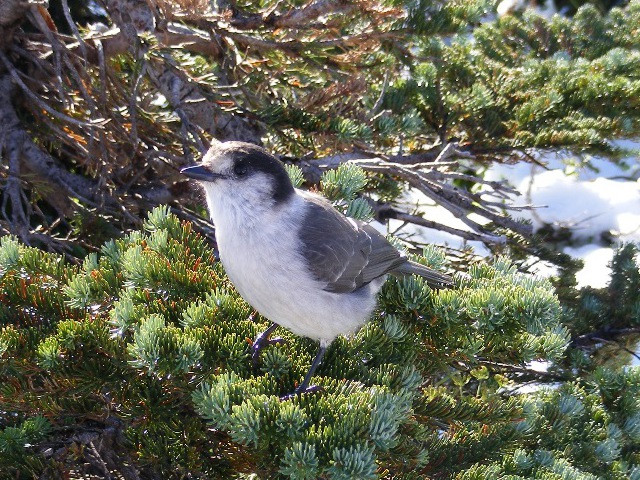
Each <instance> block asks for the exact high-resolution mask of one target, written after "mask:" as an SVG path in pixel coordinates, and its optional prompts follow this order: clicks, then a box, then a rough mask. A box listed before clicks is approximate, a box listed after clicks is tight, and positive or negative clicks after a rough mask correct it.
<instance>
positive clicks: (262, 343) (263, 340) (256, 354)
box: [251, 324, 285, 367]
mask: <svg viewBox="0 0 640 480" xmlns="http://www.w3.org/2000/svg"><path fill="white" fill-rule="evenodd" d="M275 327H277V325H276V324H273V325H272V326H271V327H269V328H267V329H266V330H265V331H264V332H262V333H261V334H260V335H258V336H257V337H256V339H255V341H254V342H253V346H252V347H251V361H252V362H253V366H254V367H257V366H258V364H259V362H260V352H261V351H262V349H263V348H265V347H266V346H267V345H277V344H279V343H284V341H285V340H284V338H282V337H276V338H269V336H270V335H271V332H273V330H275Z"/></svg>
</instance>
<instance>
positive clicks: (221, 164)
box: [202, 147, 233, 172]
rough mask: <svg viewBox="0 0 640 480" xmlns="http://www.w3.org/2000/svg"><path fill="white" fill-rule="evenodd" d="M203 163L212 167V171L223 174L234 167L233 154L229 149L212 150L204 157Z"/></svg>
mask: <svg viewBox="0 0 640 480" xmlns="http://www.w3.org/2000/svg"><path fill="white" fill-rule="evenodd" d="M202 163H203V164H205V165H208V166H209V167H211V169H212V170H214V171H217V172H221V171H224V170H229V169H230V168H232V167H233V154H232V152H230V151H228V149H216V148H213V147H212V148H210V149H209V151H207V153H206V154H205V155H204V157H202Z"/></svg>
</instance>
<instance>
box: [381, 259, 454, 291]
mask: <svg viewBox="0 0 640 480" xmlns="http://www.w3.org/2000/svg"><path fill="white" fill-rule="evenodd" d="M391 273H392V274H396V275H411V274H415V275H419V276H421V277H422V278H424V279H425V280H426V281H427V284H428V285H429V286H430V287H431V288H452V287H453V278H451V277H450V276H449V275H446V274H444V273H440V272H437V271H435V270H433V269H431V268H429V267H426V266H424V265H421V264H419V263H416V262H412V261H411V260H408V261H406V262H404V263H403V264H401V265H399V266H397V267H396V268H394V269H393V271H392V272H391Z"/></svg>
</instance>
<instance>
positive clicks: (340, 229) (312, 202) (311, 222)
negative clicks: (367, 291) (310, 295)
mask: <svg viewBox="0 0 640 480" xmlns="http://www.w3.org/2000/svg"><path fill="white" fill-rule="evenodd" d="M307 200H308V203H307V209H306V214H305V217H304V219H303V221H302V223H301V228H300V239H301V240H302V252H301V253H302V255H303V257H304V258H305V259H306V261H307V265H308V267H309V269H310V270H311V272H312V273H313V275H314V276H315V277H316V279H317V280H319V281H320V282H323V283H324V284H325V287H324V290H326V291H329V292H335V293H349V292H353V291H355V290H357V289H358V288H360V287H362V286H364V285H366V284H368V283H369V282H371V281H373V280H375V279H376V278H379V277H381V276H383V275H385V274H387V273H389V272H390V271H391V270H393V269H395V268H396V267H398V266H399V265H402V264H403V263H405V262H406V261H407V259H406V257H405V256H404V255H403V254H401V253H400V252H399V251H398V250H396V248H394V247H393V245H391V244H390V243H389V242H388V241H387V239H386V238H385V237H384V236H383V235H381V234H380V233H379V232H378V231H377V230H376V229H375V228H373V227H371V226H369V225H367V224H365V223H362V222H359V221H356V220H353V219H350V218H347V217H345V216H343V215H341V214H340V213H338V212H337V211H336V210H335V209H334V208H333V207H332V206H331V204H330V203H328V202H327V201H325V200H324V199H321V198H318V197H311V196H310V197H308V198H307Z"/></svg>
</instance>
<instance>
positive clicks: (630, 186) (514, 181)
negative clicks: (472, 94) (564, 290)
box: [390, 140, 640, 288]
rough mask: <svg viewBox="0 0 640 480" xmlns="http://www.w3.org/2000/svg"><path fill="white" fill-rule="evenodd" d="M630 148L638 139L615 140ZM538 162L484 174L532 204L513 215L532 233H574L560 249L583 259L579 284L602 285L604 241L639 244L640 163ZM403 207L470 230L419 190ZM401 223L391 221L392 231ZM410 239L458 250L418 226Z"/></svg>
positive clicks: (555, 157) (551, 158)
mask: <svg viewBox="0 0 640 480" xmlns="http://www.w3.org/2000/svg"><path fill="white" fill-rule="evenodd" d="M615 143H616V145H618V146H621V147H623V148H625V149H628V150H633V149H635V150H639V149H640V143H639V142H637V141H631V140H624V141H616V142H615ZM537 160H538V161H539V162H540V163H542V164H545V167H542V166H539V165H535V164H532V163H528V162H522V163H518V164H515V165H494V166H492V167H491V168H490V169H489V170H488V171H487V173H486V175H485V178H486V179H487V180H506V181H508V183H509V184H510V185H512V186H513V187H515V188H516V189H517V190H518V191H519V192H520V193H521V194H522V195H521V196H520V197H518V198H517V199H516V201H515V202H514V203H515V204H516V205H526V204H530V205H536V206H538V208H536V209H535V210H532V211H523V212H516V213H514V214H513V216H520V217H523V218H527V219H530V220H531V221H532V224H533V226H534V229H536V230H537V229H539V228H540V227H542V226H544V225H545V224H550V225H552V226H553V227H554V228H559V227H566V228H567V229H569V230H570V231H571V233H572V240H571V246H567V247H565V248H564V249H563V251H564V252H565V253H567V254H569V255H571V256H573V257H578V258H581V259H582V260H584V262H585V267H584V269H583V270H581V271H580V272H579V273H578V275H577V280H578V285H579V286H587V285H589V286H592V287H595V288H600V287H603V286H605V285H606V284H607V282H608V278H609V274H610V271H609V267H608V263H609V262H610V261H611V258H612V257H613V248H612V247H610V246H609V245H608V244H607V243H606V242H604V241H603V236H604V237H612V238H613V239H614V240H615V241H616V242H628V241H634V242H640V159H639V158H638V156H635V155H633V156H630V157H628V158H626V159H624V160H622V161H619V162H612V161H609V160H608V159H606V158H600V157H591V158H589V159H588V160H589V162H585V161H583V160H580V159H579V158H578V157H577V156H573V157H572V156H571V155H570V154H568V153H565V152H561V153H549V152H546V153H539V154H538V155H537ZM404 200H405V202H406V205H405V208H406V207H407V206H408V205H418V206H419V209H420V211H422V212H425V218H428V219H430V220H433V221H436V222H440V223H443V224H445V225H448V226H451V227H455V228H459V229H461V230H469V228H468V227H466V226H465V225H464V224H463V223H462V221H461V220H459V219H457V218H455V217H454V216H453V215H452V214H450V213H449V212H448V211H446V210H445V209H444V208H442V207H438V206H435V205H434V204H433V202H431V201H430V200H428V199H427V198H426V197H424V196H423V195H422V194H420V193H419V192H410V193H409V194H408V195H407V196H406V197H405V199H404ZM400 225H401V223H400V222H398V221H392V222H391V223H390V230H391V231H393V230H394V229H395V228H398V227H399V226H400ZM403 231H405V232H406V231H410V232H411V235H412V237H413V238H414V239H416V240H419V241H423V242H425V243H435V244H440V245H450V246H453V247H460V246H462V243H463V242H462V241H461V240H460V238H459V237H454V236H453V235H450V234H446V233H443V232H439V231H434V230H431V229H425V228H422V227H416V228H413V227H411V228H408V229H405V230H403ZM467 244H469V245H472V246H473V247H474V249H475V250H476V252H477V253H478V254H480V255H486V254H487V253H488V252H487V250H486V249H485V248H484V246H483V245H481V244H480V243H479V242H467ZM538 273H539V274H541V275H550V274H553V269H549V268H545V266H544V265H540V267H539V270H538Z"/></svg>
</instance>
